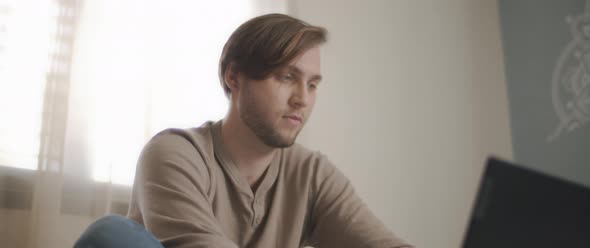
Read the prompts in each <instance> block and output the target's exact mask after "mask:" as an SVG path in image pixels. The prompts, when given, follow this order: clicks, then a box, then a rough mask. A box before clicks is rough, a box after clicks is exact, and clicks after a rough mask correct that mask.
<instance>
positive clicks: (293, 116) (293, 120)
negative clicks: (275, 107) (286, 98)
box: [283, 115, 303, 124]
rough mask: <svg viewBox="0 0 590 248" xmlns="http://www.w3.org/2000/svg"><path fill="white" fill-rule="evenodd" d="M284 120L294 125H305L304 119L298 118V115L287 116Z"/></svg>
mask: <svg viewBox="0 0 590 248" xmlns="http://www.w3.org/2000/svg"><path fill="white" fill-rule="evenodd" d="M283 118H286V119H288V120H289V121H291V122H293V123H298V124H301V123H303V118H301V116H298V115H285V116H283Z"/></svg>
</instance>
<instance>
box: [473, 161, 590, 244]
mask: <svg viewBox="0 0 590 248" xmlns="http://www.w3.org/2000/svg"><path fill="white" fill-rule="evenodd" d="M488 247H489V248H498V247H502V248H512V247H515V248H516V247H518V248H523V247H524V248H528V247H534V248H544V247H551V248H555V247H568V248H577V247H580V248H582V247H584V248H589V247H590V189H588V188H586V187H583V186H581V185H577V184H574V183H571V182H568V181H565V180H562V179H558V178H555V177H552V176H549V175H546V174H543V173H540V172H536V171H533V170H530V169H526V168H524V167H521V166H517V165H514V164H511V163H508V162H505V161H501V160H498V159H494V158H490V159H489V160H488V162H487V165H486V169H485V171H484V175H483V178H482V181H481V184H480V187H479V191H478V195H477V198H476V202H475V206H474V208H473V211H472V213H471V221H470V223H469V227H468V229H467V232H466V235H465V239H464V242H463V248H488Z"/></svg>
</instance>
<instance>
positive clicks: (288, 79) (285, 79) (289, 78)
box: [281, 73, 293, 82]
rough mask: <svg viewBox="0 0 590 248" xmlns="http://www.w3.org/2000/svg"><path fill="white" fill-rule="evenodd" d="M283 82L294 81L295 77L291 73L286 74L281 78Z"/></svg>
mask: <svg viewBox="0 0 590 248" xmlns="http://www.w3.org/2000/svg"><path fill="white" fill-rule="evenodd" d="M281 81H286V82H290V81H293V75H292V74H291V73H287V74H284V75H283V76H281Z"/></svg>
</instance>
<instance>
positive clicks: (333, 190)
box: [310, 158, 412, 248]
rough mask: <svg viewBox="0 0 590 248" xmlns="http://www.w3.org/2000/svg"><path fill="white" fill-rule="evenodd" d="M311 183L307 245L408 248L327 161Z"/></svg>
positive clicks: (409, 246) (318, 169) (324, 160)
mask: <svg viewBox="0 0 590 248" xmlns="http://www.w3.org/2000/svg"><path fill="white" fill-rule="evenodd" d="M321 163H323V166H318V167H317V169H316V173H315V176H316V178H315V179H314V181H315V182H314V184H315V186H314V187H315V189H314V191H315V192H314V194H313V195H314V199H313V204H312V206H311V212H312V213H311V223H312V228H311V233H310V241H311V242H310V245H312V246H314V247H318V248H324V247H328V248H330V247H341V248H347V247H351V248H352V247H371V248H411V247H412V246H411V245H409V244H407V243H405V242H404V241H402V240H401V239H399V238H397V237H396V236H395V235H394V234H393V233H392V232H391V231H390V230H388V228H387V227H386V226H385V225H384V224H383V222H381V221H380V220H379V219H377V217H376V216H375V215H374V214H373V213H372V212H371V211H370V209H369V208H368V206H367V205H366V204H365V203H364V202H363V201H362V200H361V198H360V197H359V196H358V195H357V194H356V193H355V191H354V189H353V187H352V184H351V183H350V181H349V180H348V179H347V178H346V177H345V176H344V175H343V174H342V173H341V172H340V171H339V170H338V169H337V168H336V167H334V166H333V165H332V164H331V163H330V162H329V161H328V160H327V159H325V158H324V159H321Z"/></svg>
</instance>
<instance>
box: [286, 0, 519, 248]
mask: <svg viewBox="0 0 590 248" xmlns="http://www.w3.org/2000/svg"><path fill="white" fill-rule="evenodd" d="M289 12H290V13H291V14H293V15H294V16H296V17H299V18H302V19H303V20H306V21H308V22H310V23H312V24H316V25H321V26H325V27H326V28H327V29H328V30H329V32H330V37H329V42H328V44H326V45H325V47H324V49H323V58H322V59H323V61H322V66H323V74H324V78H325V80H324V82H323V84H322V85H321V86H320V91H319V99H318V102H317V105H316V109H315V112H314V114H313V116H312V118H311V120H310V122H309V123H308V126H307V127H306V129H305V131H304V133H303V134H302V136H301V139H300V142H302V143H304V144H306V145H308V146H310V147H312V148H315V149H319V150H321V151H323V152H324V153H326V154H328V156H329V157H330V158H331V159H332V160H333V161H334V162H335V163H336V164H337V165H338V166H339V167H340V168H341V169H342V170H343V171H344V173H345V174H346V175H347V176H348V177H349V178H350V179H351V180H352V181H353V183H354V185H355V187H356V189H357V190H358V191H359V192H360V194H361V195H362V197H363V198H364V199H365V200H366V201H367V203H368V204H369V206H370V207H371V208H372V209H373V210H374V211H375V213H376V214H377V215H378V216H379V217H380V218H382V220H383V221H384V222H385V223H387V224H388V225H389V226H390V227H391V228H392V229H393V230H394V232H396V233H397V234H398V235H399V236H401V237H403V238H404V239H406V240H408V241H410V242H411V243H412V244H414V245H416V246H417V247H443V248H445V247H448V248H453V247H459V246H460V244H461V242H462V236H463V232H464V229H465V228H466V224H467V221H468V218H469V215H470V211H471V204H472V201H473V198H474V196H475V193H476V190H477V186H478V182H479V176H480V173H481V172H482V168H483V164H484V161H485V158H486V156H487V155H488V154H496V155H499V156H501V157H505V158H511V157H512V152H511V151H512V147H511V141H510V129H509V119H508V118H509V117H508V105H507V104H508V103H507V96H506V86H505V80H504V72H503V63H502V52H501V43H500V32H499V20H498V14H497V6H496V1H495V0H485V1H470V0H422V1H413V0H396V1H393V0H391V1H376V0H372V1H340V0H324V1H314V0H297V1H291V2H290V4H289Z"/></svg>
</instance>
